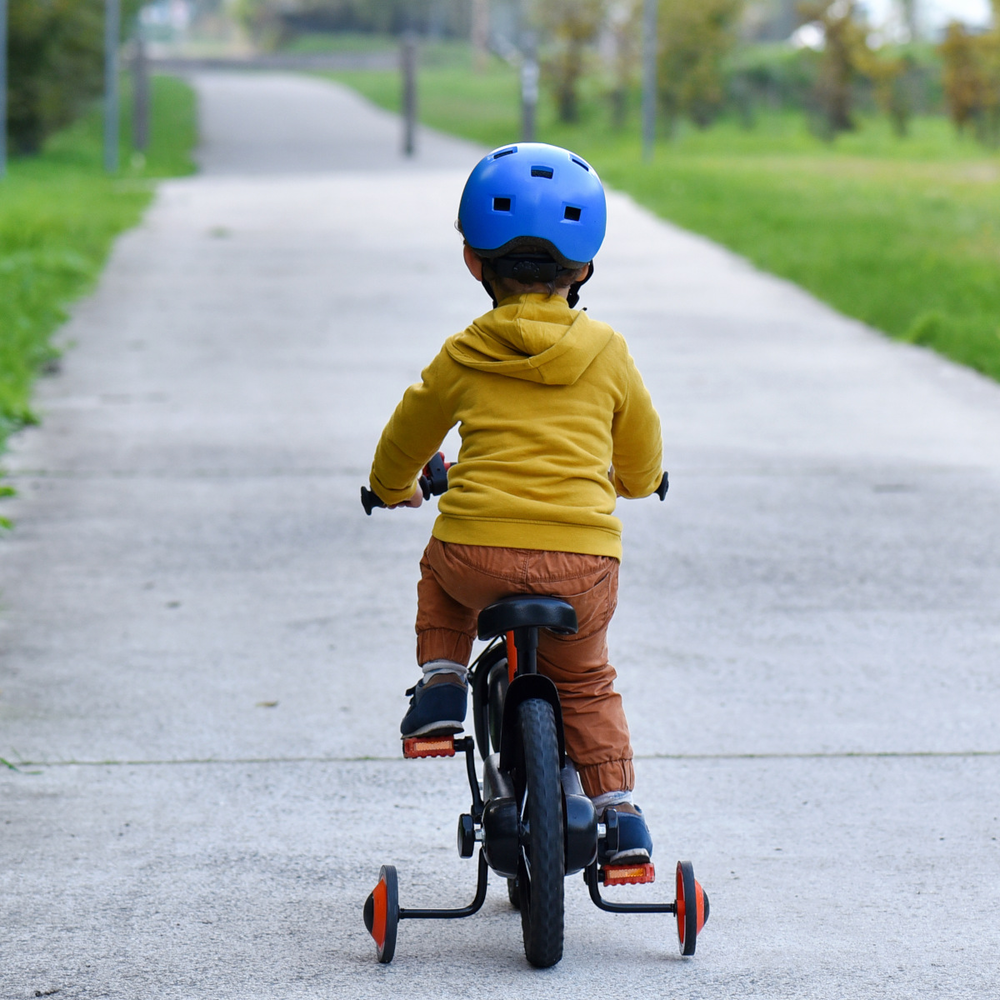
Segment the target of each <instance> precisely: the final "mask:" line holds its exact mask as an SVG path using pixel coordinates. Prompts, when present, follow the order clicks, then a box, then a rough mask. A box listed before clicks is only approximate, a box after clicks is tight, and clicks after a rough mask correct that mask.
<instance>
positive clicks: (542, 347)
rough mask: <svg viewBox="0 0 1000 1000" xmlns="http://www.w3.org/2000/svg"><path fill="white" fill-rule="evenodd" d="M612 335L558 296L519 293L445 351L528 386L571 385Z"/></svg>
mask: <svg viewBox="0 0 1000 1000" xmlns="http://www.w3.org/2000/svg"><path fill="white" fill-rule="evenodd" d="M613 335H614V331H613V330H612V328H611V327H610V326H608V325H607V324H606V323H599V322H597V321H596V320H592V319H591V318H590V317H589V316H588V315H587V314H586V313H585V312H582V311H577V310H575V309H570V307H569V305H568V304H567V302H566V300H565V299H564V298H563V297H562V296H561V295H551V296H548V295H537V294H529V295H519V296H518V297H517V298H513V299H505V300H504V301H503V302H501V303H500V305H499V306H498V307H497V308H496V309H494V310H492V312H488V313H486V314H485V315H484V316H480V317H479V319H477V320H476V321H475V322H474V323H473V324H472V326H470V327H468V328H467V329H466V330H463V331H462V333H458V334H456V335H455V336H454V337H450V338H449V339H448V340H447V341H446V343H445V350H446V351H447V352H448V354H449V355H450V357H451V358H452V359H453V360H454V361H456V362H458V364H460V365H464V366H465V367H466V368H475V369H477V370H478V371H485V372H494V373H495V374H497V375H508V376H510V377H511V378H520V379H524V380H525V381H527V382H542V383H544V384H546V385H573V383H574V382H576V380H577V379H578V378H579V377H580V376H581V375H582V374H583V373H584V372H585V371H586V370H587V369H588V368H589V367H590V364H591V362H592V361H593V360H594V358H596V357H597V355H598V354H600V353H601V351H603V350H604V348H605V347H606V346H607V344H608V341H609V340H611V338H612V336H613Z"/></svg>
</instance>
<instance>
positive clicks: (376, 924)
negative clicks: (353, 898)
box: [365, 865, 399, 964]
mask: <svg viewBox="0 0 1000 1000" xmlns="http://www.w3.org/2000/svg"><path fill="white" fill-rule="evenodd" d="M398 925H399V884H398V882H397V880H396V867H395V865H382V867H381V868H380V869H379V873H378V885H376V886H375V888H374V889H372V891H371V892H370V893H369V894H368V898H367V899H366V900H365V927H367V928H368V933H369V934H371V936H372V937H373V938H374V940H375V945H376V947H377V948H378V960H379V961H380V962H382V963H383V964H385V963H388V962H391V961H392V956H393V955H394V954H395V953H396V927H397V926H398Z"/></svg>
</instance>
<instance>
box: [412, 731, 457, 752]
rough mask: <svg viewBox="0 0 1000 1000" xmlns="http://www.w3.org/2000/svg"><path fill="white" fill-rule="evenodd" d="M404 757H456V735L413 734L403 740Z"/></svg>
mask: <svg viewBox="0 0 1000 1000" xmlns="http://www.w3.org/2000/svg"><path fill="white" fill-rule="evenodd" d="M403 756H404V757H454V756H455V737H454V736H411V737H410V738H409V739H407V740H403Z"/></svg>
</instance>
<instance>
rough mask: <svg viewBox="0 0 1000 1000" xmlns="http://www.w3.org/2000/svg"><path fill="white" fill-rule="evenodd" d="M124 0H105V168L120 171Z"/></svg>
mask: <svg viewBox="0 0 1000 1000" xmlns="http://www.w3.org/2000/svg"><path fill="white" fill-rule="evenodd" d="M120 37H121V0H104V169H105V170H106V171H107V172H108V173H109V174H115V173H117V172H118V109H119V93H118V42H119V40H120Z"/></svg>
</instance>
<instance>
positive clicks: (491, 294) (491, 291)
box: [482, 278, 500, 309]
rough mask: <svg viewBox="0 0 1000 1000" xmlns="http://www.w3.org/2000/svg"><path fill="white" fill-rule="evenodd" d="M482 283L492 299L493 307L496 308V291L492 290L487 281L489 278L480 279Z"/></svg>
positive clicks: (497, 303)
mask: <svg viewBox="0 0 1000 1000" xmlns="http://www.w3.org/2000/svg"><path fill="white" fill-rule="evenodd" d="M482 284H483V288H485V289H486V293H487V294H488V295H489V297H490V298H491V299H492V300H493V308H494V309H496V307H497V306H498V305H499V304H500V303H499V302H497V297H496V293H495V292H494V291H493V286H492V285H491V284H490V283H489V280H488V279H487V278H483V279H482Z"/></svg>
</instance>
